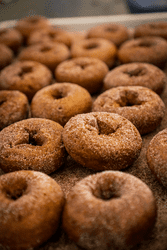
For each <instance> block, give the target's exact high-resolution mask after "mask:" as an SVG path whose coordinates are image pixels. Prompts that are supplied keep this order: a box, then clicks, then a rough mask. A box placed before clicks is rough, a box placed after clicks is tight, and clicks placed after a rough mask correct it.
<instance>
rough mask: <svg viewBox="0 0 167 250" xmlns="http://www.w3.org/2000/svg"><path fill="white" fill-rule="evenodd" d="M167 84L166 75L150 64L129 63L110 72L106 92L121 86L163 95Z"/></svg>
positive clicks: (107, 76) (106, 80) (106, 77)
mask: <svg viewBox="0 0 167 250" xmlns="http://www.w3.org/2000/svg"><path fill="white" fill-rule="evenodd" d="M166 84H167V77H166V74H165V73H164V72H163V71H162V70H161V69H160V68H158V67H156V66H155V65H153V64H149V63H140V62H139V63H127V64H122V65H119V66H117V67H116V68H114V69H112V70H111V71H109V72H108V73H107V74H106V76H105V78H104V80H103V87H104V90H108V89H111V88H115V87H119V86H143V87H146V88H149V89H152V90H153V91H154V92H156V93H157V94H159V95H160V94H162V92H163V90H164V88H165V85H166Z"/></svg>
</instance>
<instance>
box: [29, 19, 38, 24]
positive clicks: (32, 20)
mask: <svg viewBox="0 0 167 250" xmlns="http://www.w3.org/2000/svg"><path fill="white" fill-rule="evenodd" d="M28 22H30V23H32V24H36V23H38V22H39V18H36V17H31V18H30V19H29V20H28Z"/></svg>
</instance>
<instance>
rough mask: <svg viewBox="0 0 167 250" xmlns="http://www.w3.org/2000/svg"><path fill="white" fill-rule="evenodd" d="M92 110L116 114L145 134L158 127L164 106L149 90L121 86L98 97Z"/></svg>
mask: <svg viewBox="0 0 167 250" xmlns="http://www.w3.org/2000/svg"><path fill="white" fill-rule="evenodd" d="M92 110H93V111H98V112H110V113H117V114H119V115H121V116H123V117H125V118H126V119H128V120H129V121H131V122H132V123H133V124H134V126H135V127H136V128H137V129H138V131H139V132H140V134H147V133H150V132H152V131H153V130H154V129H156V128H157V127H158V126H159V125H160V123H161V121H162V119H163V117H164V115H165V104H164V103H163V101H162V99H161V98H160V97H159V95H157V94H156V93H155V92H153V91H152V90H151V89H148V88H145V87H141V86H122V87H116V88H112V89H109V90H106V91H105V92H103V93H102V94H101V95H99V96H98V97H97V99H96V100H95V101H94V103H93V107H92Z"/></svg>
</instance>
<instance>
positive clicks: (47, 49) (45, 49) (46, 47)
mask: <svg viewBox="0 0 167 250" xmlns="http://www.w3.org/2000/svg"><path fill="white" fill-rule="evenodd" d="M51 49H52V48H51V47H49V46H44V47H42V48H41V52H48V51H50V50H51Z"/></svg>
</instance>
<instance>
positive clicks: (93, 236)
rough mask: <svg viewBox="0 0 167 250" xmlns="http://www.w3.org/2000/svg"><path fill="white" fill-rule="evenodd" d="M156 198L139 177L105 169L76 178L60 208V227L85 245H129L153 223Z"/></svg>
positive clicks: (100, 246)
mask: <svg viewBox="0 0 167 250" xmlns="http://www.w3.org/2000/svg"><path fill="white" fill-rule="evenodd" d="M156 216H157V207H156V202H155V198H154V196H153V193H152V191H151V190H150V189H149V187H148V186H147V185H146V184H145V183H144V182H142V181H141V180H140V179H138V178H136V177H134V176H133V175H130V174H125V173H122V172H120V171H104V172H101V173H97V174H94V175H90V176H88V177H86V178H84V179H82V180H81V181H79V182H78V183H77V184H76V185H75V186H74V187H73V188H72V190H71V192H70V194H69V195H68V197H67V201H66V204H65V207H64V211H63V227H64V229H65V231H66V232H67V234H68V235H69V237H70V238H71V239H72V240H74V241H75V242H76V243H77V244H78V245H79V246H81V247H83V248H84V249H91V250H92V249H96V250H97V249H98V250H101V249H103V250H107V249H111V250H115V249H120V250H124V249H131V247H133V246H135V245H136V244H137V243H139V242H140V241H141V240H142V239H143V238H144V237H145V235H146V234H148V233H149V231H150V230H151V229H152V228H153V227H154V224H155V221H156Z"/></svg>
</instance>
